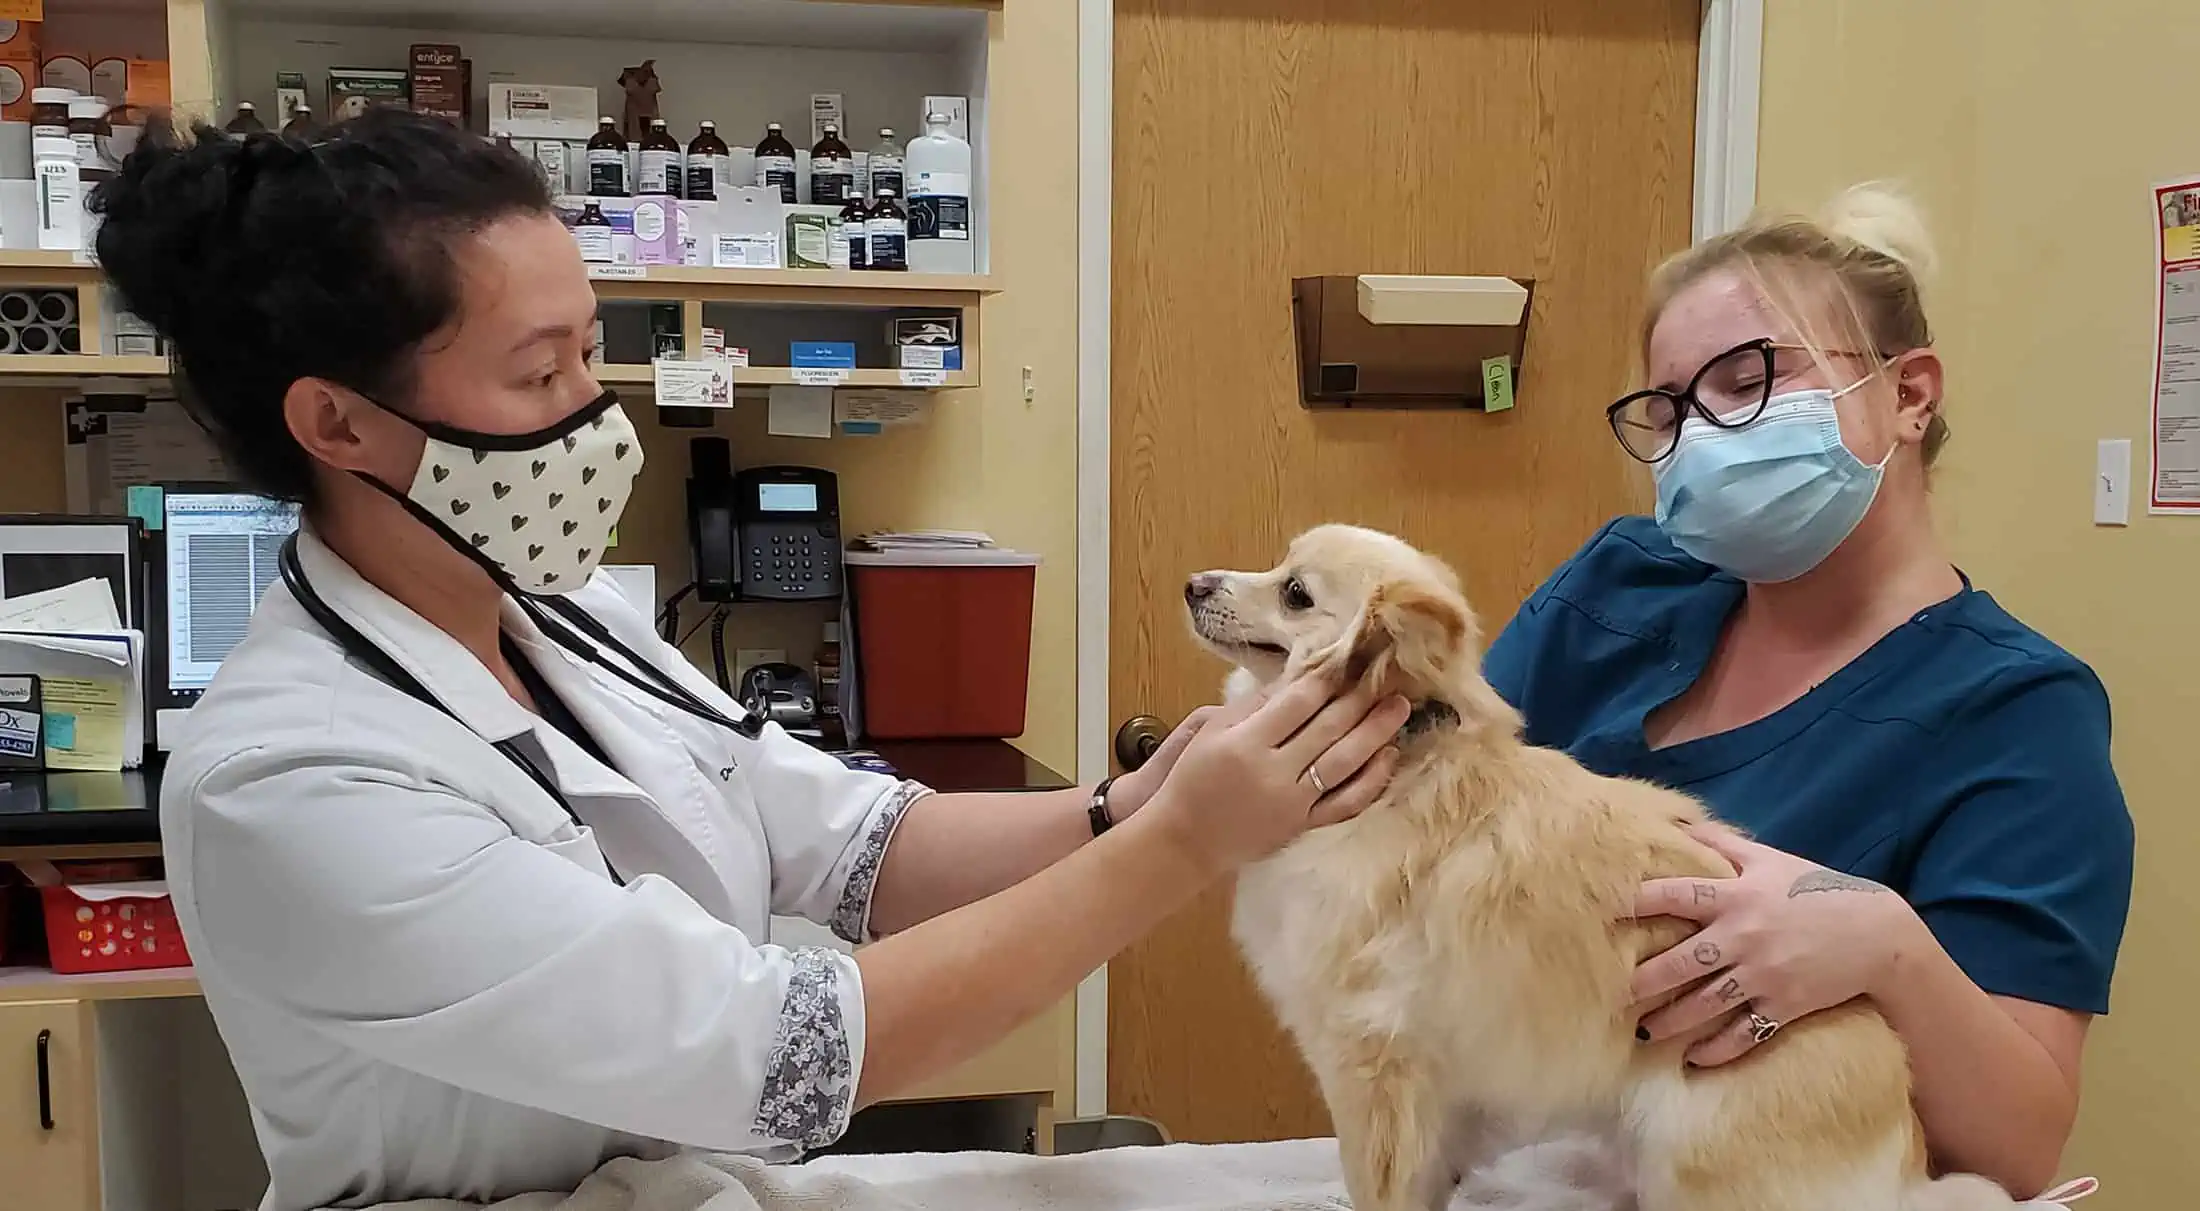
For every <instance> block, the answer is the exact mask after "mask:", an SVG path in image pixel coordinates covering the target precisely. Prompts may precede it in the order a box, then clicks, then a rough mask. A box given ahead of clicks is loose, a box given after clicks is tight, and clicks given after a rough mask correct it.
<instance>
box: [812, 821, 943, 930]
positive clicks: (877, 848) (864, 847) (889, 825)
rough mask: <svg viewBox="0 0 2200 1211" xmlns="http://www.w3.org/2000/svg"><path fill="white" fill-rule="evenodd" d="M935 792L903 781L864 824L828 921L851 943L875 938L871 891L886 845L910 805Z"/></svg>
mask: <svg viewBox="0 0 2200 1211" xmlns="http://www.w3.org/2000/svg"><path fill="white" fill-rule="evenodd" d="M931 793H932V789H931V788H930V787H928V786H924V785H922V784H920V783H916V782H903V783H902V784H901V785H899V786H896V787H895V788H894V789H892V790H890V791H888V792H886V794H885V795H884V796H883V797H881V798H880V800H879V805H878V807H877V808H875V809H874V810H873V811H872V812H871V822H870V823H869V824H868V825H866V826H865V827H864V830H863V839H862V840H861V841H860V842H858V843H857V849H856V859H855V862H854V863H853V864H851V865H850V866H849V867H848V881H847V882H846V883H844V884H842V885H841V890H840V903H839V905H838V906H836V907H835V908H834V909H833V918H832V920H830V921H827V922H825V924H826V926H827V927H829V928H830V929H831V930H832V931H833V936H834V937H836V938H839V939H840V940H841V941H843V942H846V943H848V944H849V945H851V946H859V945H861V944H863V943H865V942H868V941H870V940H871V937H870V931H871V893H872V892H873V891H874V890H876V889H877V887H878V870H879V867H880V865H882V864H883V863H884V862H885V861H886V847H887V845H889V844H890V843H892V841H893V839H894V830H895V829H896V828H898V827H900V825H901V818H902V817H903V816H905V815H907V814H909V809H910V807H911V806H913V805H914V804H915V803H916V802H917V800H919V799H922V798H924V797H925V796H926V795H929V794H931Z"/></svg>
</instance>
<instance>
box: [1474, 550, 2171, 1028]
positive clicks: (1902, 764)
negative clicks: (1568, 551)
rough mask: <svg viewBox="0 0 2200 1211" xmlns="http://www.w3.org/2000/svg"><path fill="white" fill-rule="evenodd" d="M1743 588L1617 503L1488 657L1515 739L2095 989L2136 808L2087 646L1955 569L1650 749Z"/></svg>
mask: <svg viewBox="0 0 2200 1211" xmlns="http://www.w3.org/2000/svg"><path fill="white" fill-rule="evenodd" d="M1742 592H1743V589H1742V584H1741V582H1740V581H1738V580H1736V579H1735V578H1734V577H1732V576H1729V575H1727V574H1725V573H1723V572H1720V571H1718V570H1716V569H1714V568H1712V567H1710V566H1708V565H1706V564H1703V563H1701V562H1699V561H1697V560H1695V559H1692V558H1690V557H1688V556H1687V555H1684V554H1682V553H1681V552H1680V550H1679V549H1678V548H1676V547H1675V546H1674V545H1673V544H1672V543H1671V542H1670V541H1669V540H1667V539H1666V537H1665V535H1664V533H1663V532H1662V531H1660V530H1659V529H1658V528H1657V526H1656V524H1655V523H1654V522H1652V521H1650V520H1649V519H1648V518H1642V517H1627V518H1621V519H1620V520H1618V521H1615V522H1613V523H1611V524H1610V525H1607V526H1606V527H1605V528H1604V529H1603V530H1602V531H1600V532H1599V533H1598V534H1597V535H1596V536H1595V537H1594V538H1592V539H1591V540H1590V541H1589V543H1588V545H1587V546H1585V547H1583V548H1582V550H1581V551H1580V552H1578V553H1577V554H1575V555H1574V557H1573V558H1572V559H1570V560H1568V561H1567V562H1566V564H1565V565H1564V566H1562V567H1560V568H1559V570H1558V571H1557V572H1556V573H1555V574H1553V575H1552V576H1551V578H1550V579H1549V580H1548V581H1546V582H1545V583H1544V584H1543V586H1542V587H1541V588H1539V589H1537V590H1536V592H1535V594H1534V595H1533V596H1532V597H1530V598H1529V599H1528V601H1527V602H1526V604H1524V605H1522V606H1521V608H1520V612H1519V613H1518V614H1516V615H1514V617H1513V619H1512V621H1511V622H1509V623H1508V624H1506V626H1505V629H1504V631H1503V632H1502V633H1500V634H1499V635H1498V637H1497V640H1496V642H1495V643H1494V644H1492V645H1491V647H1490V651H1489V655H1488V657H1487V660H1486V661H1485V670H1486V672H1487V674H1488V676H1489V679H1490V682H1491V684H1492V685H1494V686H1495V687H1496V688H1497V691H1498V693H1500V694H1502V695H1504V697H1505V698H1506V699H1507V700H1508V701H1510V702H1511V703H1512V704H1513V706H1514V707H1515V708H1517V709H1518V710H1519V711H1520V712H1521V713H1522V714H1523V715H1524V716H1525V717H1526V719H1527V735H1528V740H1529V742H1530V743H1532V744H1537V745H1542V746H1546V747H1550V748H1557V749H1563V750H1565V751H1566V752H1568V753H1570V754H1572V755H1573V757H1574V758H1575V759H1576V760H1578V761H1580V762H1581V763H1582V764H1584V765H1586V766H1588V767H1589V768H1590V769H1593V770H1596V771H1597V772H1599V773H1602V774H1609V775H1616V776H1626V777H1635V778H1642V779H1645V780H1648V781H1651V782H1655V783H1659V784H1661V785H1664V786H1667V787H1672V788H1674V789H1677V790H1682V791H1687V792H1689V793H1690V794H1693V795H1695V796H1697V797H1698V798H1700V799H1702V800H1703V801H1704V802H1705V803H1707V804H1708V805H1709V806H1710V808H1711V810H1712V813H1713V814H1714V815H1716V816H1718V817H1719V818H1720V819H1723V820H1726V821H1729V822H1731V823H1733V824H1735V825H1737V826H1739V827H1740V828H1741V829H1742V830H1743V831H1745V832H1747V833H1748V834H1750V835H1751V836H1753V837H1755V838H1756V839H1757V840H1759V841H1761V842H1763V843H1764V844H1766V845H1770V846H1774V847H1776V848H1779V849H1783V850H1786V851H1788V852H1789V853H1792V854H1796V855H1799V856H1801V857H1804V858H1808V859H1810V860H1811V861H1813V862H1817V863H1819V864H1821V865H1823V866H1827V867H1830V868H1832V869H1834V870H1840V871H1846V872H1848V873H1849V874H1852V875H1857V876H1859V877H1862V878H1866V879H1872V880H1876V881H1877V882H1880V883H1883V884H1885V885H1887V886H1888V887H1891V888H1893V889H1894V890H1895V891H1897V892H1899V893H1901V895H1902V896H1903V897H1904V898H1905V899H1907V900H1908V901H1909V902H1910V903H1911V905H1913V906H1914V907H1915V909H1916V910H1917V912H1918V914H1919V915H1920V916H1921V917H1923V918H1924V921H1925V924H1926V925H1927V926H1929V927H1930V928H1931V929H1932V931H1933V934H1934V936H1935V937H1937V938H1938V939H1939V940H1940V944H1941V946H1942V947H1943V948H1945V949H1946V950H1947V952H1948V953H1949V955H1950V956H1951V957H1952V958H1954V959H1955V961H1956V963H1957V964H1958V965H1960V966H1961V967H1962V968H1963V970H1964V972H1965V973H1966V974H1968V975H1969V976H1970V977H1971V979H1972V981H1973V982H1975V983H1977V984H1978V985H1979V986H1980V987H1981V988H1984V989H1985V990H1986V991H1987V992H1990V993H1996V994H1999V995H2003V996H2010V997H2019V998H2022V999H2024V1000H2028V1001H2039V1002H2044V1003H2046V1004H2049V1005H2059V1006H2062V1007H2065V1008H2069V1009H2077V1010H2084V1011H2087V1012H2091V1013H2105V1012H2107V1010H2108V989H2109V976H2110V973H2111V972H2112V970H2113V969H2114V968H2115V965H2116V951H2117V947H2118V946H2119V945H2120V943H2121V942H2122V940H2123V932H2124V918H2125V914H2126V913H2127V911H2128V910H2129V907H2130V903H2131V866H2132V826H2131V817H2130V814H2129V813H2128V811H2127V810H2126V809H2125V806H2124V797H2123V792H2122V789H2121V788H2120V787H2119V786H2118V785H2117V781H2116V772H2115V770H2114V769H2113V768H2111V766H2110V764H2109V709H2108V695H2107V693H2106V692H2105V691H2104V690H2103V689H2102V687H2101V683H2100V681H2099V680H2098V679H2097V678H2095V677H2094V675H2093V672H2092V670H2091V669H2089V668H2087V667H2086V665H2085V664H2084V663H2083V662H2082V661H2080V660H2078V659H2077V658H2076V657H2074V656H2072V655H2071V654H2070V653H2068V652H2065V651H2063V650H2062V649H2061V648H2059V647H2056V646H2055V645H2054V644H2052V643H2050V642H2048V641H2047V640H2046V639H2045V638H2043V637H2042V636H2040V635H2039V634H2038V633H2036V632H2034V631H2033V630H2031V629H2030V628H2028V627H2026V626H2025V625H2024V624H2023V623H2020V622H2018V621H2017V620H2016V619H2015V618H2012V617H2010V615H2009V614H2008V613H2007V612H2006V611H2004V610H2003V609H2002V608H2001V607H2000V606H1999V605H1997V604H1995V602H1994V599H1993V598H1992V597H1990V596H1988V595H1987V594H1986V593H1983V592H1980V591H1979V590H1977V589H1974V588H1972V587H1971V586H1970V582H1969V580H1968V579H1966V580H1965V581H1964V588H1963V589H1962V591H1960V592H1958V593H1957V594H1956V595H1955V596H1953V597H1950V598H1948V599H1947V600H1945V601H1942V602H1940V603H1938V604H1936V605H1934V606H1932V607H1930V608H1928V609H1926V610H1925V611H1924V612H1922V613H1920V614H1918V615H1917V616H1916V617H1915V618H1912V619H1911V620H1910V621H1909V622H1907V623H1905V624H1903V625H1902V626H1900V627H1897V628H1896V629H1895V630H1894V631H1893V632H1892V633H1890V634H1888V635H1887V636H1886V637H1885V638H1883V639H1881V640H1880V641H1879V642H1878V643H1876V644H1874V645H1873V646H1872V647H1871V648H1870V649H1869V650H1868V651H1866V652H1865V653H1864V654H1863V655H1861V656H1859V657H1857V658H1856V659H1855V660H1853V661H1851V662H1850V663H1849V664H1848V665H1847V666H1846V667H1845V668H1843V669H1841V670H1840V671H1839V672H1837V673H1835V674H1833V675H1832V676H1831V677H1829V678H1827V679H1826V680H1825V681H1824V682H1823V683H1821V684H1820V685H1818V686H1817V687H1816V688H1815V689H1813V690H1811V691H1810V692H1809V693H1807V694H1805V695H1804V696H1803V697H1802V698H1800V699H1798V700H1796V701H1795V702H1794V703H1791V704H1790V705H1788V706H1786V707H1783V708H1782V709H1780V710H1779V711H1776V712H1774V713H1773V714H1771V715H1769V716H1767V717H1765V718H1763V719H1760V720H1758V721H1757V722H1755V723H1751V724H1748V725H1746V726H1743V727H1739V728H1735V729H1734V730H1732V731H1728V732H1723V733H1720V734H1718V735H1713V736H1706V737H1702V738H1700V739H1696V740H1690V741H1687V742H1685V743H1682V744H1677V745H1673V746H1671V747H1668V748H1664V749H1660V750H1656V751H1652V750H1651V749H1650V748H1649V746H1648V745H1647V744H1646V743H1645V741H1644V738H1643V722H1644V720H1645V718H1646V717H1647V716H1648V715H1649V714H1650V712H1651V711H1652V710H1653V709H1655V708H1656V707H1658V706H1659V705H1661V704H1663V703H1665V702H1668V701H1670V700H1672V699H1673V698H1675V697H1677V696H1678V695H1680V694H1681V693H1682V692H1683V691H1685V690H1687V689H1688V687H1689V686H1690V685H1692V684H1694V683H1695V680H1696V678H1697V676H1698V675H1699V674H1701V673H1702V672H1703V670H1704V667H1705V665H1706V664H1707V663H1708V662H1709V660H1710V658H1711V651H1712V647H1713V645H1714V644H1715V643H1716V642H1717V640H1718V637H1719V632H1720V629H1721V627H1722V626H1723V625H1724V624H1725V622H1726V619H1727V617H1728V616H1729V614H1730V613H1731V612H1732V611H1733V609H1734V607H1735V606H1736V605H1738V604H1740V602H1741V598H1742Z"/></svg>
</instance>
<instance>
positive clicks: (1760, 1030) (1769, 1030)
mask: <svg viewBox="0 0 2200 1211" xmlns="http://www.w3.org/2000/svg"><path fill="white" fill-rule="evenodd" d="M1778 1033H1780V1023H1778V1022H1775V1021H1773V1020H1772V1019H1771V1018H1768V1017H1766V1016H1765V1015H1763V1014H1761V1013H1759V1012H1757V1011H1756V1010H1754V1009H1752V1010H1750V1011H1749V1037H1750V1038H1752V1039H1754V1040H1756V1041H1757V1042H1760V1043H1762V1042H1765V1041H1766V1040H1768V1039H1770V1038H1771V1037H1772V1036H1773V1035H1776V1034H1778Z"/></svg>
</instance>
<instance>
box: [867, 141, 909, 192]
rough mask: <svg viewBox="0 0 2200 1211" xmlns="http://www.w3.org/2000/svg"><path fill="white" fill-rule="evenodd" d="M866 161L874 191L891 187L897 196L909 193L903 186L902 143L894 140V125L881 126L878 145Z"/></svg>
mask: <svg viewBox="0 0 2200 1211" xmlns="http://www.w3.org/2000/svg"><path fill="white" fill-rule="evenodd" d="M866 163H867V166H868V167H869V168H870V170H871V189H872V190H873V191H874V192H875V191H877V190H881V189H891V190H893V191H894V196H895V197H897V198H899V197H904V196H906V195H907V191H906V190H904V189H903V188H902V174H901V144H900V143H897V142H895V141H894V128H893V127H891V126H882V127H880V128H879V132H878V146H876V147H874V148H872V149H871V158H870V159H869V160H868V161H867V162H866Z"/></svg>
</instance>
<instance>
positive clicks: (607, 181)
mask: <svg viewBox="0 0 2200 1211" xmlns="http://www.w3.org/2000/svg"><path fill="white" fill-rule="evenodd" d="M588 192H589V193H591V194H594V195H595V196H597V197H599V198H623V197H626V196H627V194H628V192H629V191H628V189H627V187H626V136H625V135H622V134H620V133H619V124H618V123H617V122H615V121H613V120H612V119H611V118H610V117H608V116H606V117H603V118H599V119H597V121H596V134H595V137H594V138H591V139H589V140H588Z"/></svg>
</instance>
